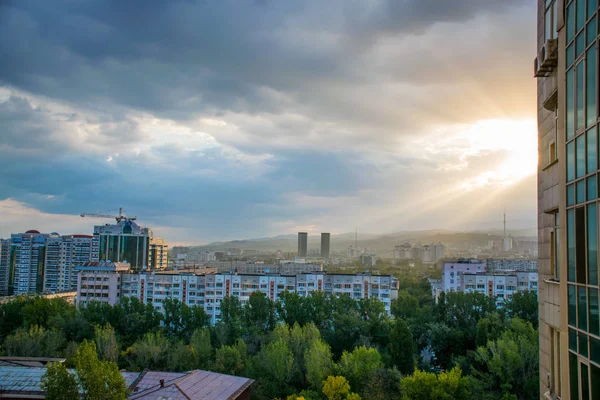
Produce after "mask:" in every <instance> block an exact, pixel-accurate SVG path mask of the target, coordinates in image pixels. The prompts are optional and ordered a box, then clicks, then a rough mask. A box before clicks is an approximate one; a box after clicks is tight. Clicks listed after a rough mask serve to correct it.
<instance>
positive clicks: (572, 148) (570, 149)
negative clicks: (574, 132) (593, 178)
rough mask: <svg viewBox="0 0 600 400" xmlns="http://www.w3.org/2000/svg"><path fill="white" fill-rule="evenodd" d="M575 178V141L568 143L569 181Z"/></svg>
mask: <svg viewBox="0 0 600 400" xmlns="http://www.w3.org/2000/svg"><path fill="white" fill-rule="evenodd" d="M574 179H575V142H571V143H569V144H568V145H567V182H570V181H572V180H574Z"/></svg>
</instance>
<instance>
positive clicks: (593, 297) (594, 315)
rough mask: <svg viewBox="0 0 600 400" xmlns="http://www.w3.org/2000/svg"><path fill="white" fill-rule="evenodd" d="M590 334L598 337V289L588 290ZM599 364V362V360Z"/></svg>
mask: <svg viewBox="0 0 600 400" xmlns="http://www.w3.org/2000/svg"><path fill="white" fill-rule="evenodd" d="M588 291H589V293H588V300H589V314H590V315H589V319H590V333H591V334H594V335H596V336H600V317H599V313H598V289H595V288H589V289H588ZM599 362H600V360H599Z"/></svg>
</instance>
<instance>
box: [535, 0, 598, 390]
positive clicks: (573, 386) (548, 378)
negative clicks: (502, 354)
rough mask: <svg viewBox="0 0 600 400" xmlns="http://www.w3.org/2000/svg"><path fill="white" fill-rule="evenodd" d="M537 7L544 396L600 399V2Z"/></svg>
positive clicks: (550, 0) (548, 1)
mask: <svg viewBox="0 0 600 400" xmlns="http://www.w3.org/2000/svg"><path fill="white" fill-rule="evenodd" d="M537 4H538V21H537V27H538V34H537V43H538V45H537V50H538V53H537V56H536V58H535V60H534V71H535V76H536V77H537V78H538V81H537V84H538V90H537V94H538V149H539V152H538V158H539V163H538V190H537V192H538V242H539V248H538V262H539V274H540V276H539V280H540V288H539V299H540V301H539V305H540V310H539V315H540V328H539V333H540V392H541V395H542V398H550V399H557V398H559V397H560V398H561V399H563V400H565V399H598V398H600V317H599V304H598V303H599V300H598V297H599V293H598V288H599V286H598V273H599V271H598V198H599V197H598V187H599V185H598V139H599V138H598V128H599V125H598V116H599V113H598V82H599V79H598V60H599V55H598V46H599V43H598V26H599V23H598V18H599V17H600V16H599V14H598V2H597V1H584V0H560V1H559V0H538V3H537Z"/></svg>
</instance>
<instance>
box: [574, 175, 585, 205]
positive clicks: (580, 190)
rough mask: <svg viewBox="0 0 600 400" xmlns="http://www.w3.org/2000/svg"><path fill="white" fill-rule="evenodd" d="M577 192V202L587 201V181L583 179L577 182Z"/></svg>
mask: <svg viewBox="0 0 600 400" xmlns="http://www.w3.org/2000/svg"><path fill="white" fill-rule="evenodd" d="M575 186H576V189H577V191H576V193H577V204H581V203H584V202H585V181H584V180H581V181H579V182H577V183H576V184H575Z"/></svg>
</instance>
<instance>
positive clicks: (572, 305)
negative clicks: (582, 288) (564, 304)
mask: <svg viewBox="0 0 600 400" xmlns="http://www.w3.org/2000/svg"><path fill="white" fill-rule="evenodd" d="M576 290H577V287H576V286H574V285H569V325H572V326H577V294H576V293H575V292H576Z"/></svg>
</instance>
